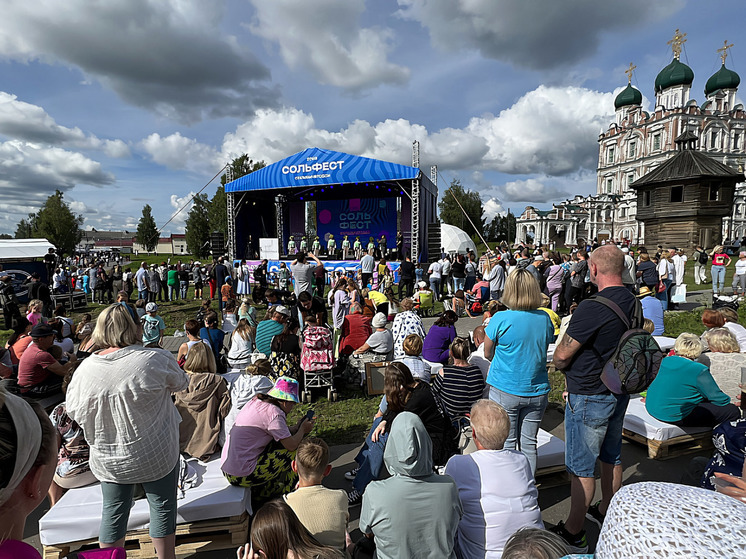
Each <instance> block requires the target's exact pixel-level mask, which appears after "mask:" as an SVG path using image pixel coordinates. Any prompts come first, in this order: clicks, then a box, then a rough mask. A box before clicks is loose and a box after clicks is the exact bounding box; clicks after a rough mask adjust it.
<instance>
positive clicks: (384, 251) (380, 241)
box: [378, 235, 388, 258]
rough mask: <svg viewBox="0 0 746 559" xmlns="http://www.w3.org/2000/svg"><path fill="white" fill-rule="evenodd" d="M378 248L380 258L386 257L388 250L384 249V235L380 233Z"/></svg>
mask: <svg viewBox="0 0 746 559" xmlns="http://www.w3.org/2000/svg"><path fill="white" fill-rule="evenodd" d="M378 249H379V250H380V251H381V258H386V256H388V254H387V253H388V250H386V235H381V238H380V240H379V241H378Z"/></svg>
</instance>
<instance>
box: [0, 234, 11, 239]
mask: <svg viewBox="0 0 746 559" xmlns="http://www.w3.org/2000/svg"><path fill="white" fill-rule="evenodd" d="M12 238H13V237H12V236H10V235H8V234H7V233H0V239H12Z"/></svg>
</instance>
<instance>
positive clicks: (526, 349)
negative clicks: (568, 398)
mask: <svg viewBox="0 0 746 559" xmlns="http://www.w3.org/2000/svg"><path fill="white" fill-rule="evenodd" d="M485 334H486V335H487V337H488V338H489V339H491V340H492V341H493V342H494V344H495V355H494V357H493V358H492V363H491V364H490V370H489V373H488V374H487V384H489V385H490V386H494V387H495V388H497V389H498V390H501V391H503V392H507V393H508V394H512V395H514V396H528V397H530V396H541V395H543V394H547V393H548V392H549V375H548V374H547V348H548V347H549V344H550V343H552V340H553V339H554V326H552V321H551V320H550V319H549V315H548V314H547V313H545V312H544V311H542V310H538V309H537V310H532V311H502V312H499V313H496V314H495V315H494V316H493V317H492V318H491V319H490V323H489V324H488V325H487V327H486V329H485Z"/></svg>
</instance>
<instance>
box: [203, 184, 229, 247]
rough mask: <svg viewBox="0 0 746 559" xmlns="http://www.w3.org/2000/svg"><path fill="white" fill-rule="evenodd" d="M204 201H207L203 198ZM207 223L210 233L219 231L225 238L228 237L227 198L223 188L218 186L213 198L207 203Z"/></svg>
mask: <svg viewBox="0 0 746 559" xmlns="http://www.w3.org/2000/svg"><path fill="white" fill-rule="evenodd" d="M205 199H207V198H206V197H205ZM207 215H208V218H207V219H208V222H209V227H210V232H213V231H220V232H221V233H222V234H223V235H225V236H226V237H227V236H228V196H227V195H226V194H225V187H224V186H218V189H217V191H216V192H215V196H213V197H212V200H210V201H209V202H208V206H207Z"/></svg>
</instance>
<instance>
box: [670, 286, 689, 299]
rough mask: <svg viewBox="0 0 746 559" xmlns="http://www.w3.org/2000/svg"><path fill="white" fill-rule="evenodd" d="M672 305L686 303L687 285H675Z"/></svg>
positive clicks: (672, 293)
mask: <svg viewBox="0 0 746 559" xmlns="http://www.w3.org/2000/svg"><path fill="white" fill-rule="evenodd" d="M671 302H672V303H686V285H685V284H681V285H675V286H674V288H673V291H672V292H671Z"/></svg>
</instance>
